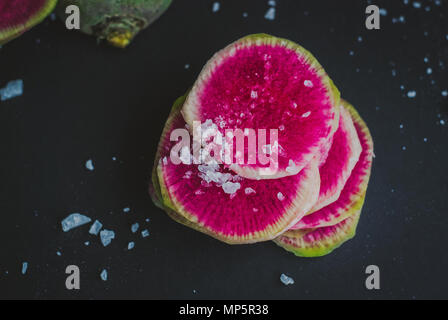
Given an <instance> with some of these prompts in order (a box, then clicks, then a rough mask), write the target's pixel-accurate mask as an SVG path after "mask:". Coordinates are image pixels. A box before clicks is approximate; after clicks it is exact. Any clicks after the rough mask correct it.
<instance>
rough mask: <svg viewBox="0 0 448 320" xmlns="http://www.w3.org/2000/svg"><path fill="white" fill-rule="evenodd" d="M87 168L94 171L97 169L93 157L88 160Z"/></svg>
mask: <svg viewBox="0 0 448 320" xmlns="http://www.w3.org/2000/svg"><path fill="white" fill-rule="evenodd" d="M86 169H87V170H89V171H93V170H94V169H95V167H94V166H93V161H92V159H89V160H87V161H86Z"/></svg>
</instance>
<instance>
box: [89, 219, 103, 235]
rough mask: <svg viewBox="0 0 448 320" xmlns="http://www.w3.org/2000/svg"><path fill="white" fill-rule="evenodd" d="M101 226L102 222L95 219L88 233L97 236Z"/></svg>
mask: <svg viewBox="0 0 448 320" xmlns="http://www.w3.org/2000/svg"><path fill="white" fill-rule="evenodd" d="M102 227H103V224H102V223H101V222H99V221H98V220H95V222H94V223H93V224H92V226H91V227H90V230H89V233H90V234H93V235H95V236H97V235H98V233H99V232H100V230H101V228H102Z"/></svg>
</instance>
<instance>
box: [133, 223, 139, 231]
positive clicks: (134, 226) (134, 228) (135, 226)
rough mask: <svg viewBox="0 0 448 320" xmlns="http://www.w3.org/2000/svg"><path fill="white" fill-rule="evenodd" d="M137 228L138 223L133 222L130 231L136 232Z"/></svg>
mask: <svg viewBox="0 0 448 320" xmlns="http://www.w3.org/2000/svg"><path fill="white" fill-rule="evenodd" d="M138 228H140V225H139V224H138V223H134V224H133V225H132V226H131V231H132V233H136V232H137V231H138Z"/></svg>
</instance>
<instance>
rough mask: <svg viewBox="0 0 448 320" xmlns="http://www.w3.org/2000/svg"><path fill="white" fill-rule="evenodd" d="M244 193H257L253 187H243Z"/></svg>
mask: <svg viewBox="0 0 448 320" xmlns="http://www.w3.org/2000/svg"><path fill="white" fill-rule="evenodd" d="M244 193H245V194H252V193H254V194H255V193H257V192H256V191H255V190H254V189H252V188H250V187H249V188H246V189H244Z"/></svg>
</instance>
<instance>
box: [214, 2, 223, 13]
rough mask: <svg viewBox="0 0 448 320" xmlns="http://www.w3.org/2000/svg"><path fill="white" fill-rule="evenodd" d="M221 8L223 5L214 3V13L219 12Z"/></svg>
mask: <svg viewBox="0 0 448 320" xmlns="http://www.w3.org/2000/svg"><path fill="white" fill-rule="evenodd" d="M220 8H221V4H220V3H219V2H214V3H213V8H212V12H218V11H219V9H220Z"/></svg>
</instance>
